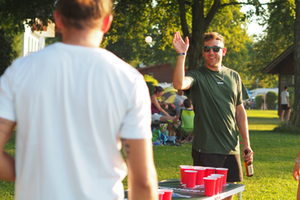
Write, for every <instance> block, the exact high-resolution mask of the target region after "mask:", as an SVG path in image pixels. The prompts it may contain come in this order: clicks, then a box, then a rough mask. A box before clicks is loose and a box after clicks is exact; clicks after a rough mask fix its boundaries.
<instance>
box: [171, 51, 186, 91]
mask: <svg viewBox="0 0 300 200" xmlns="http://www.w3.org/2000/svg"><path fill="white" fill-rule="evenodd" d="M185 59H186V55H178V56H177V60H176V64H175V68H174V73H173V86H174V88H175V89H177V90H181V89H184V86H185V84H184V80H185V70H184V66H185Z"/></svg>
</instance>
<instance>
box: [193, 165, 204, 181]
mask: <svg viewBox="0 0 300 200" xmlns="http://www.w3.org/2000/svg"><path fill="white" fill-rule="evenodd" d="M194 170H195V171H197V176H196V185H203V184H204V181H203V178H204V176H205V167H194Z"/></svg>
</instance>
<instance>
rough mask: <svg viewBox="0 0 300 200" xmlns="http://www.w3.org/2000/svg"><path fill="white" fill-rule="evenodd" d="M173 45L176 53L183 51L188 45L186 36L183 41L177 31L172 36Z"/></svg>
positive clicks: (185, 50)
mask: <svg viewBox="0 0 300 200" xmlns="http://www.w3.org/2000/svg"><path fill="white" fill-rule="evenodd" d="M173 46H174V48H175V50H176V52H177V53H185V52H187V50H188V49H189V46H190V43H189V38H188V37H187V36H186V37H185V41H183V39H182V37H181V35H180V32H179V31H177V32H176V33H175V34H174V36H173Z"/></svg>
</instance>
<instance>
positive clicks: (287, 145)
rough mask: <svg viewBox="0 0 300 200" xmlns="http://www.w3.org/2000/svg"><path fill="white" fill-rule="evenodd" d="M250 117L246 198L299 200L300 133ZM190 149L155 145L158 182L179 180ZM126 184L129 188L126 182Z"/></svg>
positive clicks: (7, 192)
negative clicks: (296, 170) (250, 160)
mask: <svg viewBox="0 0 300 200" xmlns="http://www.w3.org/2000/svg"><path fill="white" fill-rule="evenodd" d="M247 114H248V120H249V130H250V140H251V147H252V149H253V151H254V153H255V154H254V162H253V166H254V176H253V177H250V178H249V177H246V176H244V182H243V184H245V186H246V191H244V192H243V199H246V200H248V199H249V200H250V199H254V200H257V199H268V200H270V199H277V200H279V199H280V200H286V199H296V191H297V182H296V181H294V179H293V177H292V170H293V168H294V160H295V158H296V156H297V154H298V151H299V147H300V134H299V135H296V134H289V133H277V132H272V131H271V130H273V129H274V128H275V127H276V126H277V125H278V124H279V123H280V120H279V118H278V116H277V111H261V110H247ZM191 148H192V146H191V144H184V145H183V146H180V147H176V146H154V147H153V150H154V160H155V165H156V169H157V174H158V180H159V181H161V180H164V179H169V178H178V179H179V178H180V170H179V165H181V164H188V165H191V164H192V158H191ZM14 149H15V145H14V138H12V139H11V140H10V141H9V143H8V144H7V146H6V150H7V151H8V152H9V153H11V154H14ZM243 170H244V168H243ZM124 185H125V188H127V184H126V180H124ZM13 187H14V184H13V183H9V182H3V181H0V199H1V200H12V199H13V197H14V189H13ZM235 199H237V197H235Z"/></svg>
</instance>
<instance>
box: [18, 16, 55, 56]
mask: <svg viewBox="0 0 300 200" xmlns="http://www.w3.org/2000/svg"><path fill="white" fill-rule="evenodd" d="M37 20H38V19H37ZM24 26H25V32H24V36H23V51H22V56H26V55H27V54H29V53H31V52H35V51H38V50H41V49H43V48H44V47H45V38H46V37H54V36H55V24H54V23H52V22H49V23H48V26H43V29H42V30H37V31H32V27H30V26H29V25H28V24H24Z"/></svg>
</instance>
